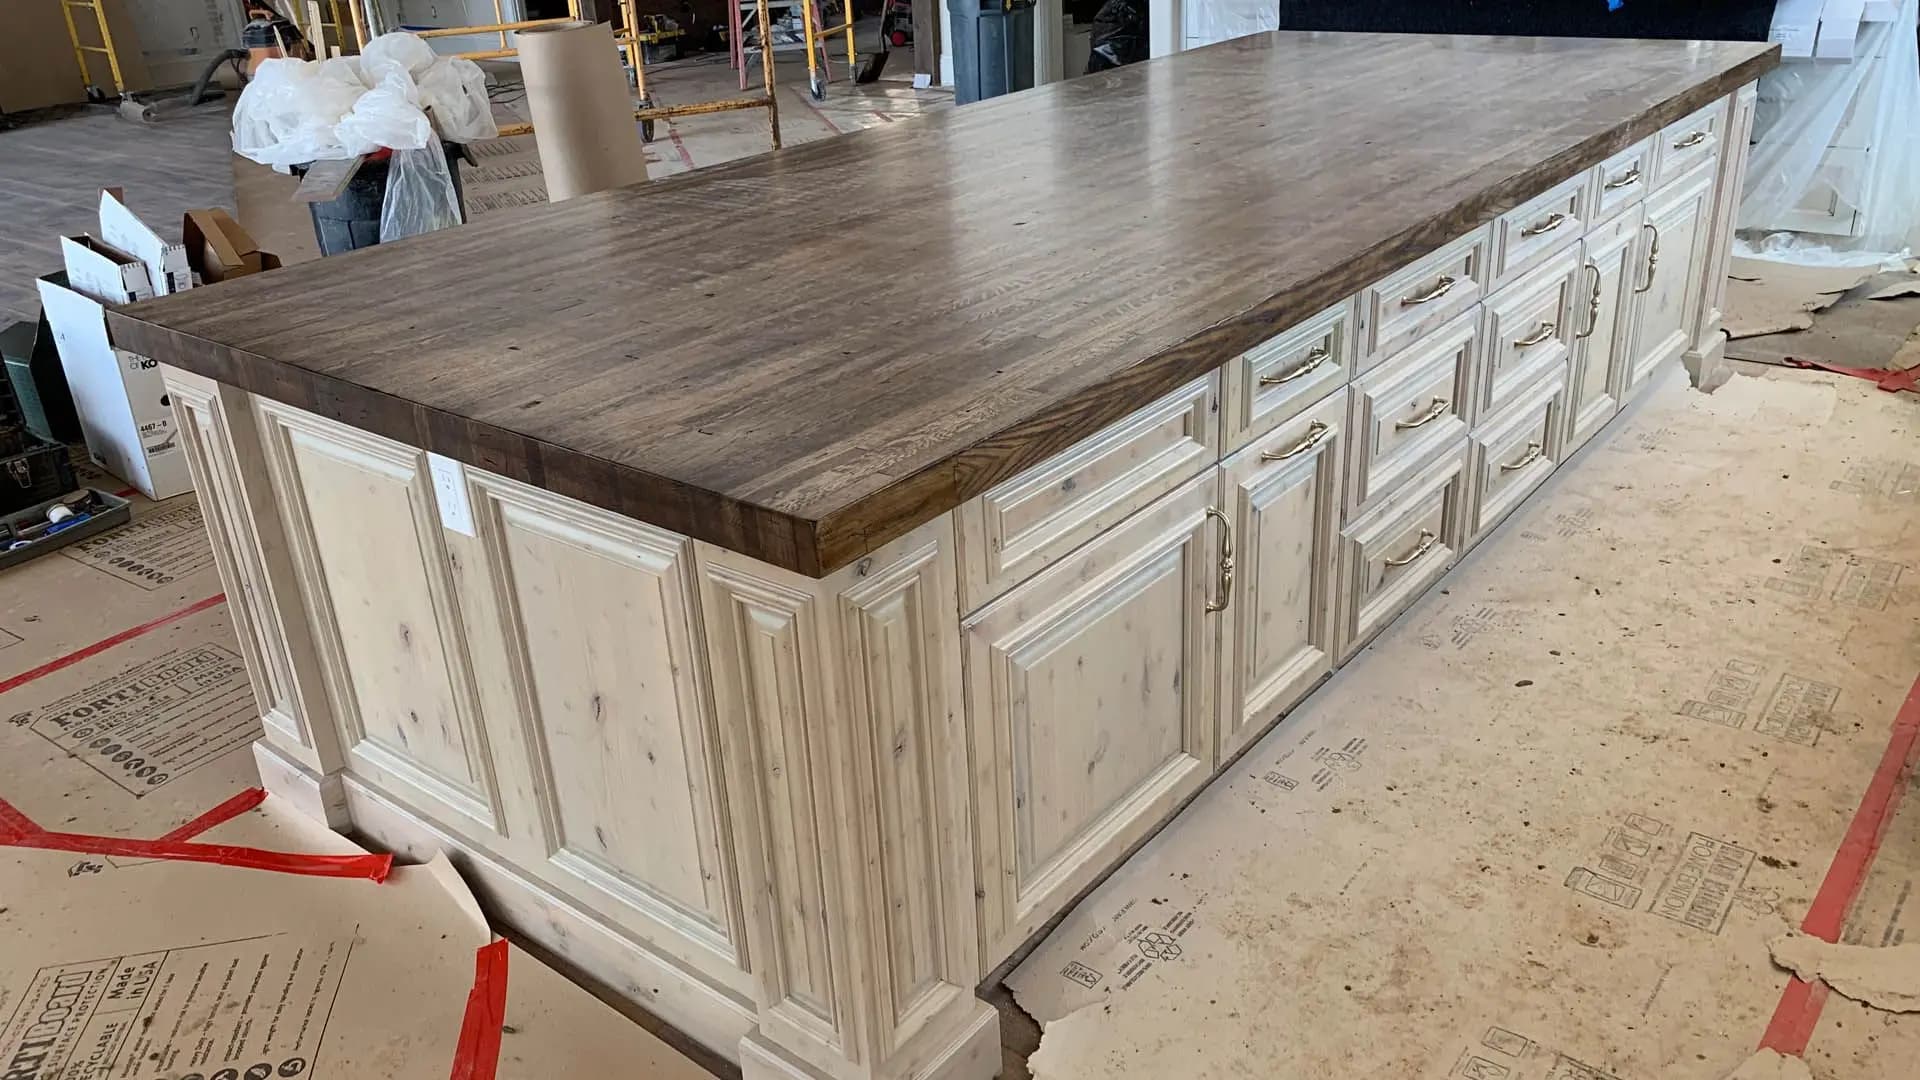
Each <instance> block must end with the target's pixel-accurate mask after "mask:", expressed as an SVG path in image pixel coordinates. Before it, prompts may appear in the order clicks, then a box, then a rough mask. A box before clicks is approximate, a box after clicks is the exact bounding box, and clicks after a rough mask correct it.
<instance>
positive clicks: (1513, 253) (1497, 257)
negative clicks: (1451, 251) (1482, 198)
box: [1492, 172, 1588, 289]
mask: <svg viewBox="0 0 1920 1080" xmlns="http://www.w3.org/2000/svg"><path fill="white" fill-rule="evenodd" d="M1587 186H1588V176H1587V174H1586V173H1584V172H1583V173H1581V174H1580V175H1579V176H1576V177H1573V178H1571V179H1568V180H1563V181H1561V182H1560V183H1559V184H1557V185H1555V186H1554V187H1553V188H1552V189H1551V190H1549V191H1547V192H1546V193H1544V194H1542V195H1539V196H1537V197H1535V198H1533V199H1530V200H1528V201H1527V202H1526V203H1524V204H1522V205H1520V206H1518V207H1515V208H1514V209H1512V210H1509V211H1507V212H1506V213H1504V214H1501V215H1500V217H1499V218H1498V219H1496V220H1495V221H1494V223H1493V284H1492V288H1495V289H1498V288H1500V287H1501V286H1502V285H1505V284H1506V283H1507V282H1509V281H1512V280H1513V279H1514V278H1516V277H1518V276H1519V275H1520V274H1522V273H1524V272H1525V271H1526V270H1527V269H1528V268H1529V267H1532V266H1536V265H1538V264H1539V262H1540V260H1542V259H1544V258H1546V257H1547V256H1548V255H1550V254H1552V253H1553V252H1556V251H1560V250H1563V249H1565V248H1566V247H1567V246H1568V245H1570V244H1572V243H1574V242H1575V241H1577V240H1579V239H1580V234H1581V233H1582V232H1584V231H1586V221H1587Z"/></svg>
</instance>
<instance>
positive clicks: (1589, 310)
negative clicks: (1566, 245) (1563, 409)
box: [1566, 206, 1641, 453]
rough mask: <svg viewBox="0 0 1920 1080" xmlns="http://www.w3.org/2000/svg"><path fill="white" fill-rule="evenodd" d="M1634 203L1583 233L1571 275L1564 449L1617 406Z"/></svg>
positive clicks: (1623, 369)
mask: <svg viewBox="0 0 1920 1080" xmlns="http://www.w3.org/2000/svg"><path fill="white" fill-rule="evenodd" d="M1640 222H1641V215H1640V208H1639V207H1638V206H1634V207H1630V208H1629V209H1628V210H1627V211H1626V212H1625V213H1622V214H1620V215H1619V216H1617V217H1615V218H1613V219H1612V220H1610V221H1608V222H1606V223H1605V224H1602V225H1601V226H1600V227H1599V228H1597V229H1595V230H1594V231H1593V232H1592V233H1590V234H1588V236H1587V250H1586V261H1585V262H1584V263H1582V264H1581V267H1580V273H1579V275H1578V276H1577V277H1576V278H1575V280H1574V292H1573V319H1574V336H1575V340H1574V350H1573V384H1572V392H1571V393H1570V394H1569V395H1568V397H1569V399H1570V401H1569V406H1570V407H1569V408H1568V409H1567V442H1566V452H1567V453H1572V452H1573V451H1574V450H1576V449H1578V448H1579V447H1580V446H1582V445H1583V444H1585V443H1586V441H1587V440H1588V439H1590V438H1592V437H1593V434H1594V432H1596V431H1599V430H1600V429H1601V428H1602V427H1604V426H1605V425H1606V422H1607V421H1608V420H1611V419H1613V415H1614V414H1615V413H1616V412H1619V411H1620V399H1619V397H1618V396H1617V390H1618V388H1619V387H1621V386H1624V385H1625V384H1626V382H1627V379H1628V370H1629V368H1630V366H1631V364H1632V362H1633V355H1632V350H1631V347H1630V346H1631V344H1632V338H1633V325H1632V323H1631V321H1630V319H1629V316H1630V315H1631V313H1632V310H1633V304H1632V301H1633V286H1634V281H1635V274H1636V273H1637V272H1638V271H1639V269H1640V267H1641V262H1640V245H1639V238H1640V233H1641V229H1640Z"/></svg>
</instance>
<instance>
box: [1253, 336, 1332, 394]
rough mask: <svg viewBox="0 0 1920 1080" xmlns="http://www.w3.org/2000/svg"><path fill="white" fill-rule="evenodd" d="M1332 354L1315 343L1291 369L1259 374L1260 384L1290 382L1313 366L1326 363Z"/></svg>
mask: <svg viewBox="0 0 1920 1080" xmlns="http://www.w3.org/2000/svg"><path fill="white" fill-rule="evenodd" d="M1332 356H1333V353H1332V352H1330V351H1329V350H1327V349H1325V348H1323V347H1321V346H1319V345H1315V346H1314V347H1313V349H1312V351H1310V352H1308V353H1307V358H1306V359H1305V360H1304V361H1302V362H1301V363H1300V364H1299V365H1298V366H1296V367H1295V368H1294V369H1293V370H1292V371H1289V372H1287V373H1286V374H1284V375H1262V376H1260V385H1261V386H1279V385H1280V384H1281V383H1290V382H1292V381H1293V380H1295V379H1298V378H1300V377H1301V376H1302V375H1305V374H1306V373H1307V372H1309V371H1312V370H1313V369H1314V368H1317V367H1319V366H1320V365H1321V364H1324V363H1326V362H1327V361H1328V360H1329V359H1331V358H1332Z"/></svg>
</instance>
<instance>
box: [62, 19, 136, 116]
mask: <svg viewBox="0 0 1920 1080" xmlns="http://www.w3.org/2000/svg"><path fill="white" fill-rule="evenodd" d="M102 3H104V0H60V14H62V15H64V16H66V18H67V39H68V40H69V41H72V42H73V58H74V60H75V61H77V62H78V63H79V65H80V85H81V86H82V87H84V88H85V89H86V92H87V96H88V97H95V96H99V97H105V96H106V95H105V94H104V93H102V92H101V90H100V88H99V87H97V86H95V85H94V84H93V70H92V69H91V68H90V67H88V66H87V54H88V53H105V54H106V56H107V68H108V70H110V71H111V72H112V73H113V92H114V95H115V96H117V97H125V96H126V93H127V81H126V79H124V78H122V77H121V75H120V54H119V53H117V52H115V51H114V48H113V31H112V30H109V29H107V9H106V8H104V7H102V6H101V4H102ZM74 8H90V9H92V11H93V17H94V19H95V21H97V22H98V23H99V24H100V44H98V45H82V44H81V43H80V27H79V26H78V25H76V24H75V23H74V21H73V9H74Z"/></svg>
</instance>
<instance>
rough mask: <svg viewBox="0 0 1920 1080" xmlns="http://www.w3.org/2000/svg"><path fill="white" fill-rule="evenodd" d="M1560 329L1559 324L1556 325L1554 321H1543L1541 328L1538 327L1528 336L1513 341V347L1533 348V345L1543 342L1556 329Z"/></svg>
mask: <svg viewBox="0 0 1920 1080" xmlns="http://www.w3.org/2000/svg"><path fill="white" fill-rule="evenodd" d="M1558 329H1560V327H1559V326H1557V325H1555V324H1553V323H1550V322H1543V323H1541V324H1540V328H1539V329H1537V330H1535V331H1534V332H1533V333H1531V334H1528V335H1527V336H1526V337H1523V338H1521V339H1519V340H1518V341H1515V342H1514V343H1513V347H1514V348H1516V349H1530V348H1532V347H1534V346H1535V345H1538V344H1540V343H1541V342H1543V341H1545V340H1547V339H1548V338H1550V337H1552V336H1553V333H1554V331H1556V330H1558Z"/></svg>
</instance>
